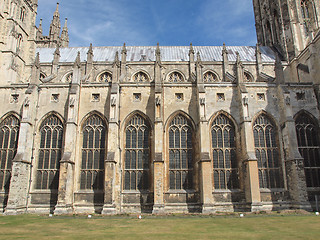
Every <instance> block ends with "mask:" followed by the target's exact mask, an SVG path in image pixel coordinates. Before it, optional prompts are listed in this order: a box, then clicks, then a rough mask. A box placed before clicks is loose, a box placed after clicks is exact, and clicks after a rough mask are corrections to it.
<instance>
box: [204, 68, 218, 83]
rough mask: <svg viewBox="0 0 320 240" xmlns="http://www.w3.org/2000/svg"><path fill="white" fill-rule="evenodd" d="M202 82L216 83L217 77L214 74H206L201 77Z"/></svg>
mask: <svg viewBox="0 0 320 240" xmlns="http://www.w3.org/2000/svg"><path fill="white" fill-rule="evenodd" d="M203 81H204V82H208V83H210V82H217V81H218V77H217V75H216V74H214V73H213V72H210V71H209V72H206V73H205V74H204V76H203Z"/></svg>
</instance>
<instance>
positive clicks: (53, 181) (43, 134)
mask: <svg viewBox="0 0 320 240" xmlns="http://www.w3.org/2000/svg"><path fill="white" fill-rule="evenodd" d="M62 139H63V124H62V122H61V120H60V119H59V118H58V117H57V116H55V115H50V116H49V117H47V118H46V119H45V120H44V121H43V123H42V124H41V127H40V147H39V154H38V156H39V157H38V168H37V177H36V179H37V180H36V189H51V190H57V189H58V183H59V167H60V160H61V151H62Z"/></svg>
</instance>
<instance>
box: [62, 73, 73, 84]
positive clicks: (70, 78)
mask: <svg viewBox="0 0 320 240" xmlns="http://www.w3.org/2000/svg"><path fill="white" fill-rule="evenodd" d="M72 79H73V73H72V72H71V73H68V74H66V75H65V77H64V82H66V83H71V82H72Z"/></svg>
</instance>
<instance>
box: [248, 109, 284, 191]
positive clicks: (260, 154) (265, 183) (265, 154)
mask: <svg viewBox="0 0 320 240" xmlns="http://www.w3.org/2000/svg"><path fill="white" fill-rule="evenodd" d="M253 135H254V145H255V153H256V157H257V159H258V171H259V184H260V188H282V187H283V180H282V179H283V178H282V171H281V165H280V159H279V157H280V155H279V148H278V142H277V139H276V138H277V134H276V127H275V126H274V124H273V123H272V122H271V120H270V119H269V118H268V117H267V115H265V114H261V115H260V116H259V117H258V118H257V119H256V121H255V122H254V126H253Z"/></svg>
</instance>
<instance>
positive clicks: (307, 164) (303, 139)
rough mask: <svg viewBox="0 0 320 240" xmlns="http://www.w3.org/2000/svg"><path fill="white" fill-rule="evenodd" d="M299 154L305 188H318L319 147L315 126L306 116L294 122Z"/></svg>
mask: <svg viewBox="0 0 320 240" xmlns="http://www.w3.org/2000/svg"><path fill="white" fill-rule="evenodd" d="M295 123H296V131H297V139H298V146H299V152H300V154H301V156H302V157H303V159H304V171H305V175H306V181H307V187H320V158H319V157H320V152H319V151H320V147H319V131H318V127H317V125H316V124H315V123H314V121H313V120H312V119H311V118H310V117H309V116H308V115H307V114H300V115H299V116H298V117H297V118H296V120H295Z"/></svg>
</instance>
